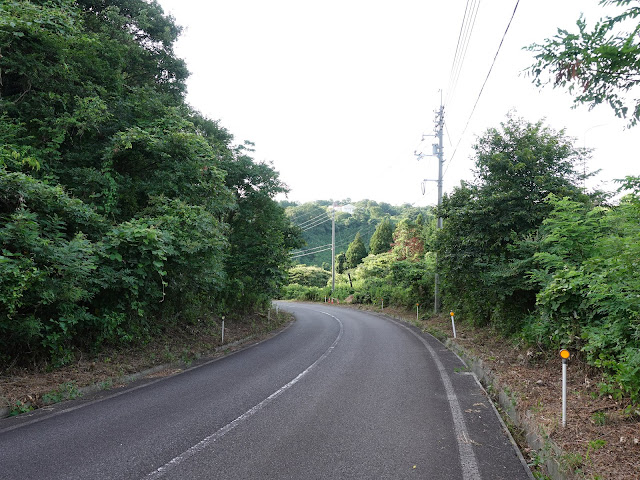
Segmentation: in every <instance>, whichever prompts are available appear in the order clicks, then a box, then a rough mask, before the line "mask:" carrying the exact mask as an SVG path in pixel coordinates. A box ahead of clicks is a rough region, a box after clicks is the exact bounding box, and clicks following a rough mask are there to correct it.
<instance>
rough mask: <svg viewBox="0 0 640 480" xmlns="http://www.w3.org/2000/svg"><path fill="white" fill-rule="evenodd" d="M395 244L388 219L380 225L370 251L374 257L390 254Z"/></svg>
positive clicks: (371, 242) (370, 245)
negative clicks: (392, 244)
mask: <svg viewBox="0 0 640 480" xmlns="http://www.w3.org/2000/svg"><path fill="white" fill-rule="evenodd" d="M392 242H393V228H392V227H391V222H390V221H389V219H388V218H385V219H384V220H383V221H382V223H380V224H379V225H378V227H377V228H376V231H375V232H374V233H373V236H372V237H371V241H370V242H369V251H370V253H371V254H373V255H378V254H379V253H384V252H388V251H389V249H390V248H391V243H392Z"/></svg>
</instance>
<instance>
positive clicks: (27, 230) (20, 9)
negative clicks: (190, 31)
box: [0, 0, 301, 363]
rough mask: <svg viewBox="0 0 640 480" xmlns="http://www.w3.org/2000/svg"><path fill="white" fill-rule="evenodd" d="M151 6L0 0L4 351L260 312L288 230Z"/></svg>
mask: <svg viewBox="0 0 640 480" xmlns="http://www.w3.org/2000/svg"><path fill="white" fill-rule="evenodd" d="M179 33H180V29H179V27H177V26H176V25H175V24H174V22H173V20H172V19H171V18H170V17H167V16H166V15H164V13H163V11H162V9H161V7H160V6H159V5H158V4H157V3H156V2H155V1H146V0H113V1H109V2H104V1H94V0H55V1H31V2H24V1H3V2H2V3H1V4H0V52H2V55H1V56H0V75H1V77H0V145H1V146H0V352H1V353H0V362H8V361H12V360H13V359H18V360H19V359H20V358H26V357H28V356H29V357H34V356H35V357H41V358H49V359H51V360H53V362H54V363H65V362H67V361H69V360H70V359H71V358H72V356H73V354H74V349H75V348H97V347H99V346H100V345H103V344H105V343H107V344H118V343H123V342H124V343H131V342H139V341H144V340H145V339H147V338H149V337H150V335H153V334H154V333H156V332H160V331H162V329H163V328H164V326H167V325H172V324H176V323H180V322H191V321H195V320H196V319H199V318H202V317H203V316H206V315H209V314H211V313H218V314H220V313H226V312H229V311H236V310H244V309H250V308H256V307H260V306H261V305H263V304H265V303H266V302H268V301H269V299H270V298H271V297H272V296H273V295H274V293H275V292H276V291H277V290H278V288H279V286H281V285H282V284H283V283H284V282H285V279H286V269H287V267H288V265H289V259H288V252H289V250H291V249H292V248H294V247H298V246H300V245H301V243H300V240H299V233H300V232H299V230H298V229H296V228H295V227H293V226H292V225H291V222H290V221H289V219H288V218H287V217H286V215H285V213H284V209H283V208H282V207H280V206H279V205H278V204H277V203H276V202H275V201H274V200H273V199H274V197H275V195H276V194H278V193H282V192H284V191H286V187H285V186H284V185H283V184H282V183H281V182H280V180H279V178H278V174H277V172H275V171H274V170H273V168H272V167H271V166H270V165H267V164H261V163H256V162H254V161H253V159H252V158H251V156H250V149H249V148H248V146H245V145H242V146H234V145H233V137H232V136H231V135H230V134H229V133H228V132H227V131H226V130H225V129H224V128H222V127H220V126H219V125H218V124H217V123H216V122H213V121H211V120H208V119H206V118H204V117H202V116H201V115H200V114H198V113H197V112H196V111H194V110H193V109H192V108H191V107H189V106H188V105H187V104H186V103H185V101H184V92H185V79H186V78H187V74H188V72H187V69H186V66H185V64H184V62H183V61H182V60H180V59H178V58H176V56H175V55H174V53H173V43H174V42H175V40H176V39H177V37H178V35H179Z"/></svg>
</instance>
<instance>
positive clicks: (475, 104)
mask: <svg viewBox="0 0 640 480" xmlns="http://www.w3.org/2000/svg"><path fill="white" fill-rule="evenodd" d="M519 4H520V0H517V1H516V6H515V7H514V8H513V13H512V14H511V18H510V19H509V23H508V24H507V28H506V29H505V31H504V34H502V39H501V40H500V45H498V49H497V50H496V54H495V56H494V57H493V62H491V67H490V68H489V71H488V72H487V76H486V77H485V79H484V82H483V83H482V87H481V88H480V92H479V93H478V98H476V103H474V104H473V108H472V109H471V113H470V114H469V118H468V119H467V123H466V125H465V126H464V130H462V134H461V135H460V139H459V140H458V143H457V144H456V148H455V149H454V151H453V155H451V158H450V159H449V163H448V164H447V168H446V169H445V171H444V174H446V173H447V170H449V166H450V165H451V162H452V161H453V158H454V157H455V156H456V152H457V151H458V147H459V146H460V142H461V141H462V139H463V138H464V134H465V133H466V131H467V128H468V127H469V122H471V117H472V116H473V113H474V112H475V111H476V107H477V106H478V102H479V101H480V97H481V96H482V92H483V91H484V87H485V85H486V84H487V81H488V80H489V76H490V75H491V71H492V70H493V66H494V65H495V64H496V59H497V58H498V54H499V53H500V49H501V48H502V44H503V43H504V39H505V37H506V36H507V32H508V31H509V27H511V22H513V17H515V15H516V10H517V9H518V5H519Z"/></svg>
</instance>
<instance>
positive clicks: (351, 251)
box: [345, 232, 367, 268]
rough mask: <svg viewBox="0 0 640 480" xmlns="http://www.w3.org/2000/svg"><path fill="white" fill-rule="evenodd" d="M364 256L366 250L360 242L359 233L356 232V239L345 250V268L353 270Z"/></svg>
mask: <svg viewBox="0 0 640 480" xmlns="http://www.w3.org/2000/svg"><path fill="white" fill-rule="evenodd" d="M366 256H367V249H366V247H365V246H364V242H363V241H362V237H361V236H360V232H358V233H356V237H355V238H354V239H353V241H352V242H351V243H350V244H349V248H347V253H346V254H345V257H346V263H345V266H346V267H347V268H355V267H356V266H357V265H358V264H359V263H360V262H362V259H363V258H364V257H366Z"/></svg>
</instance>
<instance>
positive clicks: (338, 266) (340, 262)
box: [336, 252, 347, 273]
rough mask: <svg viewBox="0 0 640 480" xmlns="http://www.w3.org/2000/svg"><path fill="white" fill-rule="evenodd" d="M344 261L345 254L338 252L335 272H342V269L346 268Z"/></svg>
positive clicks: (345, 258) (345, 260)
mask: <svg viewBox="0 0 640 480" xmlns="http://www.w3.org/2000/svg"><path fill="white" fill-rule="evenodd" d="M346 263H347V256H346V255H345V254H344V252H340V253H339V254H338V255H336V272H338V273H344V271H345V270H346V269H347V268H346V266H345V265H346Z"/></svg>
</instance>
